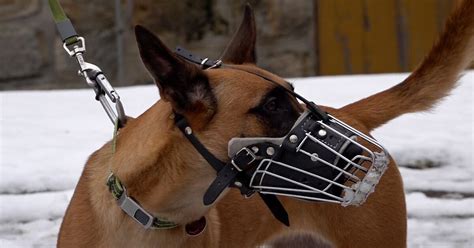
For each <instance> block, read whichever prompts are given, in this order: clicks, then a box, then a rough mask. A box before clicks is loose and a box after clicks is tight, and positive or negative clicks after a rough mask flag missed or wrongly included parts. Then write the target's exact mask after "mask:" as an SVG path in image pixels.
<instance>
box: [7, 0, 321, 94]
mask: <svg viewBox="0 0 474 248" xmlns="http://www.w3.org/2000/svg"><path fill="white" fill-rule="evenodd" d="M246 2H247V1H243V0H201V1H196V0H183V1H168V0H133V1H132V0H122V1H121V6H120V9H121V17H122V18H121V19H120V20H121V22H122V23H123V26H122V29H120V28H119V26H117V23H118V22H117V20H116V18H115V17H116V16H115V13H116V12H115V10H116V9H115V1H112V0H108V1H103V0H88V1H74V0H61V4H62V5H63V7H64V9H65V11H66V13H67V15H68V17H69V18H70V19H71V20H72V22H73V23H74V25H75V27H76V30H77V32H78V33H79V34H80V35H82V36H84V37H85V39H86V46H87V53H86V61H89V62H92V63H95V64H97V65H98V66H100V67H101V68H102V70H103V71H104V72H105V74H106V75H107V77H108V78H109V79H110V80H111V81H112V83H113V84H114V85H115V86H119V85H133V84H143V83H149V82H150V81H151V80H150V78H149V76H148V74H147V72H146V71H145V69H144V67H143V65H142V64H141V61H140V59H139V56H138V50H137V47H136V43H135V38H134V36H133V26H134V25H135V24H142V25H144V26H146V27H148V28H149V29H151V30H153V31H154V32H155V33H156V34H157V35H158V36H159V37H160V38H161V39H162V40H163V41H164V42H165V43H166V44H167V45H168V46H169V47H170V48H172V49H173V48H174V47H175V46H177V45H181V46H184V47H185V48H187V49H189V50H192V51H194V52H196V53H197V54H200V55H202V56H208V57H211V58H217V57H218V56H220V54H221V52H222V51H223V49H224V48H225V46H226V44H227V42H228V41H229V40H230V38H231V37H232V34H233V32H234V31H235V30H236V29H237V27H238V25H239V24H240V21H241V18H242V11H243V6H244V4H245V3H246ZM250 3H251V4H252V6H253V7H254V10H255V16H256V20H257V29H258V46H257V49H258V50H257V54H258V59H259V60H258V64H259V65H260V66H262V67H263V68H266V69H268V70H271V71H273V72H276V73H277V74H279V75H282V76H286V77H296V76H309V75H314V68H315V65H314V61H315V60H314V49H313V46H314V41H313V31H314V27H313V25H314V21H313V9H314V8H313V1H307V0H296V1H294V0H260V1H257V0H254V1H250ZM117 38H119V39H121V42H122V44H123V46H122V49H118V48H119V46H118V45H117V44H118V43H117ZM0 46H1V47H2V49H0V89H3V90H5V89H50V88H80V87H86V84H85V82H84V80H83V79H82V78H79V77H78V76H77V73H76V71H77V64H76V62H75V61H73V60H72V59H70V58H69V57H68V56H67V55H66V53H65V52H64V50H63V49H62V44H61V42H60V41H59V38H58V36H57V34H56V31H55V26H54V23H53V21H52V19H51V16H50V12H49V8H48V6H47V1H38V0H0ZM120 54H122V56H120ZM119 61H120V62H121V63H119ZM118 75H121V76H120V77H118Z"/></svg>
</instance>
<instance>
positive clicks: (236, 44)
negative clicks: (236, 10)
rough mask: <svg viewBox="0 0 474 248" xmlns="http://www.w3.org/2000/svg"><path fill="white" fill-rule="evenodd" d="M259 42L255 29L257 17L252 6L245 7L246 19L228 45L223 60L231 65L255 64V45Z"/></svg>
mask: <svg viewBox="0 0 474 248" xmlns="http://www.w3.org/2000/svg"><path fill="white" fill-rule="evenodd" d="M256 41H257V30H256V28H255V17H254V15H253V10H252V8H251V7H250V4H247V5H245V13H244V19H243V20H242V23H241V24H240V27H239V30H237V32H236V33H235V34H234V37H233V38H232V40H231V41H230V43H229V44H228V45H227V48H226V49H225V51H224V53H223V55H222V58H221V60H222V61H223V62H225V63H230V64H244V63H252V64H255V63H256V61H257V59H256V57H255V44H256Z"/></svg>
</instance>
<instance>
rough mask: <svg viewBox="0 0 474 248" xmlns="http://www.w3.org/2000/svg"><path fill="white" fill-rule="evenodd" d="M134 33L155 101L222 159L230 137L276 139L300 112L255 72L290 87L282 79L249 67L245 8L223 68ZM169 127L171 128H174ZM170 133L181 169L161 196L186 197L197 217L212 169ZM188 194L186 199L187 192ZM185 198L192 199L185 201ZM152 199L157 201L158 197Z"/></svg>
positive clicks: (251, 28)
mask: <svg viewBox="0 0 474 248" xmlns="http://www.w3.org/2000/svg"><path fill="white" fill-rule="evenodd" d="M135 34H136V38H137V42H138V46H139V50H140V55H141V58H142V60H143V62H144V64H145V66H146V68H147V69H148V71H149V72H150V74H151V75H152V77H153V78H154V80H155V82H156V85H157V86H158V89H159V92H160V96H161V99H162V100H163V101H165V102H167V103H169V104H168V108H169V106H171V108H172V109H173V111H175V112H177V113H179V114H181V115H183V116H184V117H186V119H187V120H188V122H189V124H190V126H191V127H192V129H193V133H194V134H195V135H196V136H197V137H198V138H199V140H200V141H201V142H202V143H203V144H204V145H205V146H206V148H207V149H209V150H210V151H211V152H212V153H213V154H214V155H215V156H216V157H218V158H219V159H221V160H223V161H228V160H229V158H228V157H227V144H228V142H229V140H230V139H231V138H233V137H245V136H252V137H259V136H266V137H281V136H283V135H285V134H286V133H287V132H288V131H289V130H290V129H291V127H292V125H293V124H294V122H295V121H296V119H297V118H298V116H299V114H300V113H301V112H302V107H301V106H300V105H299V103H298V102H297V100H296V99H295V98H294V97H292V96H291V95H289V94H288V93H287V92H286V91H285V90H284V89H282V88H281V87H279V86H278V85H276V84H275V83H272V82H270V81H268V80H265V79H264V78H262V77H259V76H257V75H255V74H258V75H262V76H264V77H266V78H270V79H271V80H272V81H275V82H277V83H278V84H280V85H282V86H283V87H286V88H289V89H291V88H292V86H291V85H289V84H288V83H287V82H286V81H285V80H283V79H281V78H280V77H278V76H276V75H274V74H272V73H270V72H268V71H265V70H263V69H261V68H259V67H257V66H256V65H255V62H256V58H255V54H256V52H255V42H256V29H255V20H254V17H253V13H252V10H251V9H250V7H248V6H247V7H246V9H245V15H244V18H243V21H242V24H241V26H240V28H239V29H238V31H237V32H236V34H235V35H234V37H233V39H232V40H231V42H230V43H229V45H228V47H227V49H226V50H225V52H224V54H223V56H222V61H223V62H224V63H225V64H226V65H228V66H225V67H223V68H219V69H211V70H202V69H201V68H200V67H199V66H197V65H195V64H192V63H190V62H187V61H185V60H183V59H182V58H180V57H179V56H177V55H176V54H174V53H173V52H172V51H170V50H169V49H168V48H167V47H166V46H165V45H164V44H163V43H162V42H161V41H160V40H159V38H157V37H156V36H155V35H153V34H152V33H151V32H150V31H148V30H146V29H145V28H143V27H141V26H137V27H136V29H135ZM249 72H251V73H249ZM163 111H164V110H163ZM170 128H171V129H173V130H174V131H176V130H177V128H176V127H174V126H171V127H170ZM170 132H171V131H170ZM176 133H178V134H179V137H178V136H175V138H174V141H173V142H175V144H182V146H179V147H177V146H174V147H177V148H176V149H179V150H180V151H177V153H179V154H181V156H182V157H181V158H180V160H181V161H182V162H184V163H183V164H184V166H185V167H184V168H182V169H181V170H180V173H179V175H178V174H173V175H176V176H177V177H180V178H175V179H173V180H172V181H173V182H178V183H176V184H174V185H169V184H168V185H167V186H166V187H168V188H170V187H173V189H170V190H169V192H174V193H172V194H168V195H167V196H166V197H167V199H166V202H173V201H179V200H180V199H182V198H188V199H187V200H186V202H187V207H189V209H193V211H195V212H197V213H195V214H193V215H196V216H198V215H199V214H201V215H202V214H203V211H205V210H206V208H205V207H204V206H203V203H202V196H203V194H204V192H205V190H206V189H207V187H208V186H209V184H210V183H211V181H212V180H213V179H214V178H215V175H216V172H215V171H214V170H213V169H212V167H210V166H209V164H208V163H207V162H206V161H205V160H204V159H202V157H201V156H200V155H199V153H197V152H196V151H195V150H194V149H189V147H191V146H190V144H189V142H187V140H186V138H185V137H184V136H183V135H182V134H181V133H179V131H176ZM186 148H188V149H186ZM183 157H184V158H183ZM197 161H198V162H197ZM186 166H189V168H186ZM196 173H197V174H196ZM203 173H204V174H203ZM169 175H171V174H169ZM156 180H157V181H159V179H156ZM179 182H182V183H179ZM161 187H162V186H161ZM162 188H163V187H162ZM178 192H179V193H178ZM190 192H192V193H193V196H192V197H191V196H189V195H187V194H190ZM162 195H164V194H162ZM170 195H171V196H170ZM163 197H165V196H163ZM189 197H191V198H192V199H193V200H192V201H189V200H190V199H189ZM155 200H156V202H157V204H159V203H158V202H160V201H161V202H163V201H164V199H158V198H155ZM175 208H176V209H177V208H178V207H177V206H176V207H175ZM197 210H199V211H197ZM181 211H183V210H182V209H181Z"/></svg>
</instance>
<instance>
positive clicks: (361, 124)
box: [58, 0, 474, 247]
mask: <svg viewBox="0 0 474 248" xmlns="http://www.w3.org/2000/svg"><path fill="white" fill-rule="evenodd" d="M472 13H474V0H466V1H464V2H463V3H462V5H461V6H459V7H458V8H456V10H455V11H454V12H453V14H452V15H451V16H450V17H449V19H448V21H447V24H446V28H445V31H444V32H443V33H442V35H441V36H440V38H439V40H438V41H437V43H436V44H435V45H434V46H433V48H432V49H431V51H430V53H429V54H428V56H427V57H426V58H425V59H424V60H423V61H422V63H421V64H420V65H419V66H418V68H417V69H416V70H415V71H414V72H413V73H412V74H411V75H410V76H409V77H408V78H407V79H405V80H404V81H403V82H401V83H400V84H398V85H396V86H394V87H392V88H390V89H387V90H385V91H382V92H380V93H377V94H375V95H372V96H369V97H367V98H365V99H362V100H360V101H357V102H354V103H352V104H349V105H347V106H344V107H342V108H339V109H335V108H330V107H323V109H324V110H325V111H326V112H328V113H330V114H331V115H333V116H335V117H337V118H338V119H340V120H343V121H344V122H346V123H347V124H349V125H351V126H352V127H354V128H356V129H358V130H360V131H362V132H363V133H366V134H369V133H370V131H372V130H373V129H375V128H377V127H379V126H381V125H383V124H385V123H387V122H388V121H390V120H392V119H394V118H396V117H398V116H400V115H402V114H405V113H410V112H417V111H425V110H428V109H430V108H431V107H432V106H434V105H435V104H436V103H437V102H439V101H440V100H441V99H442V98H443V97H444V96H446V95H447V94H449V92H450V90H451V89H453V88H454V87H455V86H456V81H457V79H458V77H459V75H460V74H461V73H462V71H463V70H464V69H465V68H467V67H468V66H469V65H470V63H471V61H472V59H473V57H474V15H473V14H472ZM135 34H136V39H137V43H138V46H139V50H140V55H141V58H142V60H143V63H144V64H145V66H146V68H147V69H148V71H149V72H150V74H151V76H152V77H153V78H154V80H155V82H156V85H157V87H158V90H159V93H160V96H161V100H159V101H158V102H157V103H155V104H154V105H153V106H152V107H150V108H149V109H148V110H147V111H146V112H144V113H143V114H142V115H140V116H139V117H137V118H135V119H132V118H130V119H129V120H128V121H127V124H126V125H125V126H124V127H123V128H122V129H120V131H119V132H118V135H117V137H116V139H115V140H114V141H110V142H108V143H106V144H105V145H104V146H102V147H101V148H100V149H99V150H97V151H96V152H94V153H93V154H92V155H91V156H90V158H89V159H88V161H87V163H86V166H85V168H84V171H83V173H82V175H81V177H80V179H79V182H78V184H77V186H76V189H75V192H74V195H73V197H72V199H71V202H70V204H69V206H68V209H67V211H66V214H65V217H64V220H63V223H62V225H61V229H60V232H59V237H58V246H59V247H255V246H259V245H262V244H265V243H266V242H269V241H271V240H274V239H276V238H277V237H279V236H280V235H282V234H284V233H291V232H293V233H294V232H305V233H312V234H315V236H317V237H318V239H320V240H321V241H323V243H324V244H325V245H324V247H327V246H326V244H328V245H330V246H333V247H406V234H407V233H406V232H407V231H406V230H407V214H406V206H405V196H404V190H403V184H402V179H401V176H400V173H399V170H398V168H397V166H396V163H395V161H393V159H391V160H390V166H389V167H388V169H387V171H386V172H385V174H384V176H383V177H382V179H381V181H380V183H379V184H378V186H377V188H376V190H375V192H374V193H373V194H372V195H371V196H370V197H369V198H368V200H367V202H366V203H365V204H363V205H362V206H360V207H342V206H339V205H336V204H321V203H314V202H306V201H300V200H296V199H293V198H289V197H279V200H280V201H281V202H282V204H283V206H284V207H285V208H286V209H287V211H288V214H289V216H290V218H291V226H290V227H286V226H284V225H282V224H281V223H279V222H278V221H277V220H275V219H274V218H273V216H272V215H271V213H270V212H269V211H268V209H267V208H266V206H265V204H264V203H263V202H262V201H261V200H260V199H259V198H258V197H251V198H249V199H246V198H244V197H242V196H241V194H240V192H239V191H238V190H236V189H233V188H232V189H228V190H226V191H225V192H224V194H222V195H221V196H220V197H219V198H218V199H217V201H216V202H215V203H214V204H213V205H211V206H205V205H204V204H203V195H204V194H205V192H206V190H207V188H208V187H209V185H210V183H211V182H212V181H213V180H214V178H215V176H216V172H215V171H214V170H213V168H212V167H211V166H209V164H208V162H207V161H206V160H205V159H204V158H203V157H202V156H201V155H200V153H198V151H197V150H196V149H195V147H193V145H192V144H191V143H190V142H189V141H188V140H187V139H186V138H185V137H184V135H183V133H182V132H181V131H180V130H179V129H178V128H177V127H176V125H175V121H174V119H175V118H176V115H177V114H179V115H182V116H184V117H185V118H186V119H187V121H188V122H189V125H190V127H191V128H192V132H193V134H194V135H195V136H196V137H198V138H199V140H200V142H201V143H202V144H203V145H204V146H205V147H206V148H207V149H208V150H209V151H210V152H211V153H212V154H214V156H216V157H217V158H218V159H220V160H222V161H228V160H229V158H228V156H227V144H228V142H229V140H230V139H231V138H233V137H260V136H267V137H268V136H270V137H280V136H282V135H285V134H286V133H287V132H288V131H289V129H290V128H291V127H292V125H293V123H294V122H295V121H296V118H297V117H298V113H300V112H301V109H302V108H303V107H302V106H301V105H300V104H299V103H298V102H297V101H296V99H295V98H294V97H292V96H290V95H288V94H285V92H282V90H281V87H285V88H287V89H290V90H291V86H290V85H288V84H287V83H286V81H285V80H283V79H281V78H280V77H278V76H277V75H275V74H272V73H270V72H268V71H265V70H263V69H261V68H259V67H257V66H256V65H255V61H256V57H255V55H256V53H255V42H256V30H255V20H254V16H253V13H252V11H251V9H250V7H248V6H247V7H246V9H245V13H244V18H243V21H242V24H241V26H240V27H239V29H238V31H237V32H236V33H235V35H234V37H233V38H232V40H231V42H230V43H229V45H228V46H227V48H226V50H225V52H224V53H223V56H222V61H223V62H224V63H225V64H228V65H230V66H228V67H223V68H219V69H211V70H202V69H201V68H200V67H198V66H196V65H194V64H191V63H189V62H187V61H185V60H183V59H182V58H180V57H178V56H177V55H176V54H174V53H173V52H171V51H170V50H169V49H168V48H167V47H166V46H165V45H164V44H163V43H162V42H161V41H160V40H159V39H158V38H157V37H156V36H154V35H153V34H152V33H151V32H150V31H148V30H146V29H145V28H143V27H141V26H137V27H136V28H135ZM255 74H257V75H263V76H264V77H265V78H269V79H271V80H272V81H275V82H277V83H278V84H280V87H277V86H276V85H275V84H271V83H268V81H266V80H264V79H262V77H259V76H256V75H255ZM113 147H115V152H112V148H113ZM110 172H113V174H114V175H116V176H117V178H120V181H121V183H122V184H123V185H125V186H126V188H127V193H128V195H130V196H131V197H133V199H135V200H136V202H139V204H140V206H141V207H143V209H145V210H147V211H148V212H149V213H152V214H153V215H154V216H160V217H161V218H163V219H165V220H167V221H170V222H172V223H174V224H176V226H173V227H170V228H168V229H163V230H150V229H145V228H143V227H142V226H141V225H139V224H138V223H136V221H134V220H133V219H132V218H130V216H128V215H127V214H125V213H124V212H123V211H122V209H121V208H120V207H119V206H118V205H117V202H116V199H115V198H114V197H113V195H112V194H111V192H110V191H109V187H107V186H106V181H107V178H109V180H110V177H109V175H110ZM109 186H110V185H109ZM198 220H204V221H205V224H206V227H205V228H201V229H199V232H198V234H199V235H195V234H196V233H193V232H189V230H188V229H189V227H190V226H191V227H192V226H193V225H194V224H195V223H201V224H202V223H203V222H202V221H198Z"/></svg>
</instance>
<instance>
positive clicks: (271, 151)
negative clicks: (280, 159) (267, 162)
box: [267, 146, 275, 156]
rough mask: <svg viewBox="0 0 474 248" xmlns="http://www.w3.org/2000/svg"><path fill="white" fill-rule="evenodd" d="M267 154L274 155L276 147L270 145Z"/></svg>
mask: <svg viewBox="0 0 474 248" xmlns="http://www.w3.org/2000/svg"><path fill="white" fill-rule="evenodd" d="M267 154H268V155H270V156H273V154H275V148H273V147H271V146H270V147H268V148H267Z"/></svg>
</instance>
